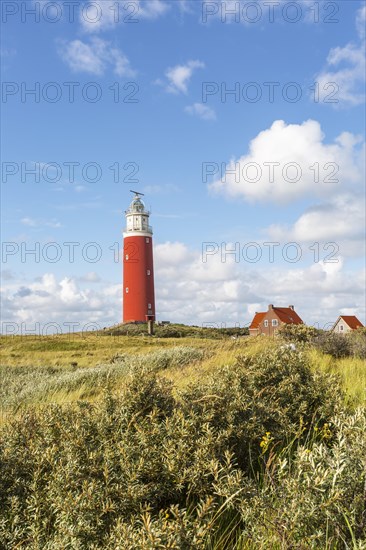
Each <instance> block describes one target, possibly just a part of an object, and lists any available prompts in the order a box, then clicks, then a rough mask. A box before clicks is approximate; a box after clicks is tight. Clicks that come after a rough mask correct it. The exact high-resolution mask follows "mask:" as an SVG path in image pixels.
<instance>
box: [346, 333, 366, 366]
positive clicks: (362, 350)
mask: <svg viewBox="0 0 366 550" xmlns="http://www.w3.org/2000/svg"><path fill="white" fill-rule="evenodd" d="M346 337H347V338H348V339H349V342H350V346H351V352H352V355H354V356H355V357H359V358H360V359H366V327H361V328H358V329H357V330H353V331H352V332H350V333H348V334H347V335H346Z"/></svg>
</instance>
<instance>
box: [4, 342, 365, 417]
mask: <svg viewBox="0 0 366 550" xmlns="http://www.w3.org/2000/svg"><path fill="white" fill-rule="evenodd" d="M278 345H279V342H278V341H277V340H274V339H269V338H263V337H261V338H250V337H242V338H237V339H233V338H230V337H226V338H224V339H220V340H211V339H205V338H199V337H182V338H159V337H148V336H115V335H103V334H96V333H88V334H85V333H84V334H73V335H57V336H45V337H39V336H38V337H37V336H23V337H21V336H15V337H10V336H9V337H4V336H3V337H1V338H0V346H1V367H0V377H1V379H2V381H3V384H2V390H1V393H0V400H1V411H2V419H3V421H4V420H5V419H6V417H7V416H8V414H9V413H10V412H11V414H13V413H14V412H16V411H17V409H18V408H19V407H21V408H24V406H27V405H44V404H48V403H57V404H63V403H67V402H76V401H78V400H83V399H84V400H88V401H95V400H97V399H98V398H99V396H100V395H101V393H102V392H103V388H104V386H105V384H106V383H107V381H108V384H110V385H111V386H112V387H113V389H114V390H119V389H120V388H121V387H122V385H123V383H124V378H125V373H126V369H127V368H130V367H131V366H133V365H134V364H137V363H136V362H141V360H142V358H143V357H146V364H153V365H154V368H155V370H156V371H157V372H159V374H161V375H163V376H164V377H166V378H168V379H169V380H170V381H171V382H172V383H173V385H174V387H175V388H176V389H177V390H180V389H184V388H186V387H187V386H189V385H190V384H192V383H195V382H197V381H199V380H202V379H205V378H207V377H209V376H211V375H212V374H214V373H215V371H216V370H217V369H219V368H220V367H221V366H223V365H229V366H230V365H234V364H235V362H236V360H237V357H238V356H240V355H251V356H253V355H256V354H258V353H260V352H262V351H263V350H264V349H269V348H273V347H276V346H278ZM184 349H186V350H187V349H188V350H190V351H189V352H188V353H186V355H185V357H186V359H184V360H183V361H180V360H175V361H174V360H170V359H169V357H170V355H169V353H171V354H172V355H171V357H173V356H174V354H177V357H181V356H182V354H183V356H184V353H185V352H184V351H183V352H182V350H184ZM194 350H196V351H197V353H198V356H197V354H196V355H195V352H194ZM304 353H307V354H309V356H310V360H311V365H312V368H313V369H314V370H320V371H323V372H326V373H332V374H338V375H339V376H340V378H341V380H342V385H343V388H344V390H345V392H346V394H347V397H348V399H349V401H350V402H351V403H352V404H353V405H354V406H357V405H363V404H365V403H366V367H365V364H364V361H363V360H362V359H357V358H354V357H347V358H343V359H334V358H332V357H331V356H329V355H325V354H323V353H321V352H320V351H319V350H316V349H314V348H312V347H307V348H305V350H304Z"/></svg>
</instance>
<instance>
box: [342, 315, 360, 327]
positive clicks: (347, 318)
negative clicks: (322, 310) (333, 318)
mask: <svg viewBox="0 0 366 550" xmlns="http://www.w3.org/2000/svg"><path fill="white" fill-rule="evenodd" d="M340 318H341V319H343V321H344V322H345V323H347V325H348V326H349V328H351V329H353V330H354V329H356V328H360V327H363V324H362V323H361V321H359V320H358V319H357V317H356V316H355V315H341V316H340Z"/></svg>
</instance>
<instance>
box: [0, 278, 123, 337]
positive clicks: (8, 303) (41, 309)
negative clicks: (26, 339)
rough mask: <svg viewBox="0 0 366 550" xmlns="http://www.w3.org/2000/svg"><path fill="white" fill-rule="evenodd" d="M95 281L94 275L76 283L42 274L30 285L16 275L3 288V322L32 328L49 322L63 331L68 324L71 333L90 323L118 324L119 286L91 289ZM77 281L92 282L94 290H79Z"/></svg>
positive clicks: (72, 280) (68, 279)
mask: <svg viewBox="0 0 366 550" xmlns="http://www.w3.org/2000/svg"><path fill="white" fill-rule="evenodd" d="M78 281H79V282H78ZM98 281H99V277H98V275H97V274H95V273H94V274H93V273H88V274H86V275H85V276H84V277H80V278H79V279H78V280H77V279H76V278H73V277H64V278H62V279H61V280H57V278H56V276H55V275H54V274H52V273H45V274H44V275H42V276H41V277H39V278H37V279H36V280H34V281H32V282H30V283H26V282H25V281H24V277H21V276H20V277H18V279H17V281H16V282H13V281H12V284H9V285H3V288H2V308H3V323H7V322H8V323H9V322H13V323H18V324H21V323H25V325H26V326H27V327H28V328H32V327H34V326H35V324H36V323H39V325H40V326H41V327H42V326H44V325H46V324H47V323H51V322H52V323H58V324H59V326H60V328H61V330H63V331H65V332H67V331H68V330H70V329H69V328H68V323H77V324H78V325H77V328H75V329H74V330H80V328H81V327H83V326H84V325H86V324H87V323H90V322H93V323H98V324H99V325H100V326H101V327H102V326H105V325H106V324H107V325H108V324H109V325H111V324H114V323H116V322H119V321H120V315H121V314H120V311H121V307H120V300H121V294H122V293H121V285H113V284H105V286H104V287H102V286H101V285H100V284H99V286H97V287H95V285H96V283H98ZM81 282H85V283H92V284H93V285H94V288H93V289H90V288H81V286H80V284H79V283H81ZM3 327H4V325H3Z"/></svg>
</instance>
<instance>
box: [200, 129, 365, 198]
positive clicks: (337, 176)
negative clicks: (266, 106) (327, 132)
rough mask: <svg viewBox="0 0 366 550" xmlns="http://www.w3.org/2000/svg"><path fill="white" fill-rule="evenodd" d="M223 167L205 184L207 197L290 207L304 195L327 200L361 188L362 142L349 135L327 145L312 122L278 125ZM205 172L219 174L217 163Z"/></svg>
mask: <svg viewBox="0 0 366 550" xmlns="http://www.w3.org/2000/svg"><path fill="white" fill-rule="evenodd" d="M269 163H270V164H269ZM273 163H277V165H274V164H273ZM224 168H225V170H224V173H221V174H219V177H218V179H216V180H215V181H214V182H213V183H211V184H209V185H208V188H209V190H210V191H211V192H213V193H220V194H224V195H226V196H227V197H241V198H243V199H245V200H246V201H249V202H254V201H273V202H278V203H289V202H291V201H294V200H298V199H300V198H302V197H304V196H312V197H314V196H321V197H329V196H332V195H334V194H335V193H336V192H339V190H342V192H344V190H345V189H346V190H347V189H348V190H351V189H356V190H357V188H358V189H361V188H362V185H363V183H362V182H363V172H364V149H363V148H362V147H361V145H360V138H359V137H358V136H354V135H352V134H350V133H347V132H344V133H342V134H341V135H340V136H338V137H337V138H336V139H335V140H334V142H332V143H330V144H326V143H325V141H324V134H323V133H322V130H321V127H320V124H319V123H318V122H317V121H314V120H308V121H305V122H303V123H302V124H286V123H285V122H284V121H283V120H276V121H275V122H274V123H273V124H272V126H271V127H270V128H269V129H267V130H264V131H262V132H260V133H259V134H258V135H257V136H256V137H255V138H254V139H253V140H252V141H251V142H250V144H249V151H248V153H246V154H244V155H243V156H242V157H240V158H239V159H234V158H233V159H232V160H231V161H230V162H229V163H228V165H227V166H224ZM208 169H209V170H210V171H211V172H213V171H214V170H220V169H221V161H220V162H218V161H217V162H216V163H214V166H213V167H212V165H211V166H209V168H208Z"/></svg>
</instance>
